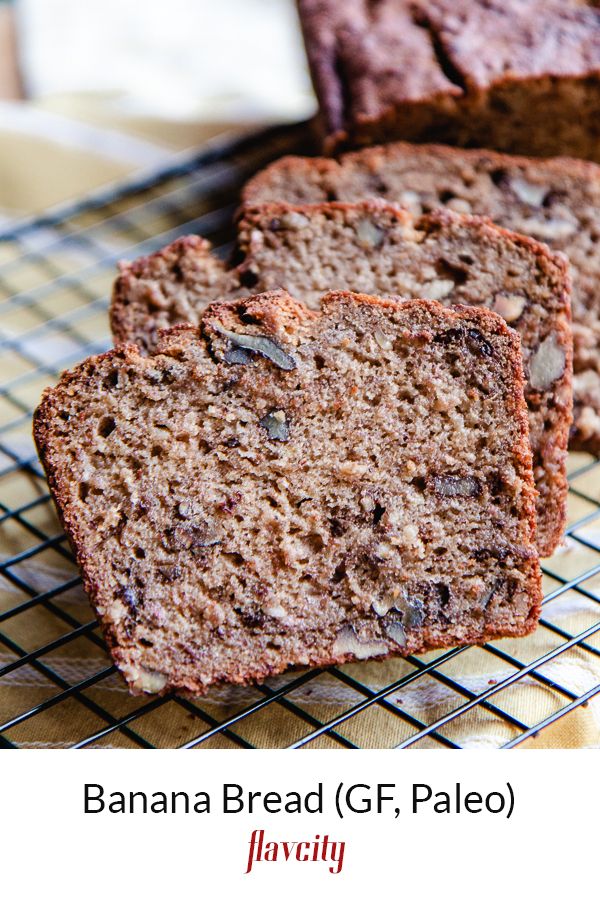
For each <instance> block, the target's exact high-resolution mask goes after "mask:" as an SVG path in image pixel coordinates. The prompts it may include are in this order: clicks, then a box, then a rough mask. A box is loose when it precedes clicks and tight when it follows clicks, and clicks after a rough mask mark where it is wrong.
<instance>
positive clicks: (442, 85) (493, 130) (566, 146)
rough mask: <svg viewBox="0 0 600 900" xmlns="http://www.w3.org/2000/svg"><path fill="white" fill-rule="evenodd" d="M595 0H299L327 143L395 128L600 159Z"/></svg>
mask: <svg viewBox="0 0 600 900" xmlns="http://www.w3.org/2000/svg"><path fill="white" fill-rule="evenodd" d="M596 5H597V4H596V3H595V2H593V0H592V2H587V0H374V2H373V0H344V2H343V3H338V2H336V0H298V7H299V11H300V18H301V22H302V26H303V31H304V37H305V44H306V49H307V54H308V60H309V64H310V69H311V72H312V77H313V82H314V86H315V90H316V93H317V96H318V98H319V102H320V108H321V120H322V125H323V131H324V134H325V147H326V150H327V152H331V151H332V150H338V149H341V148H344V147H346V146H356V145H362V144H372V143H379V142H381V141H388V140H393V139H397V138H403V139H405V140H413V141H431V140H436V141H442V142H444V143H449V144H457V145H459V146H467V147H468V146H470V147H483V146H485V147H492V148H494V149H495V150H507V151H510V152H514V153H527V154H532V155H534V156H556V155H559V154H568V155H572V156H580V157H584V158H587V159H595V160H600V142H599V141H598V137H599V136H600V117H599V113H600V10H598V9H597V8H595V7H596Z"/></svg>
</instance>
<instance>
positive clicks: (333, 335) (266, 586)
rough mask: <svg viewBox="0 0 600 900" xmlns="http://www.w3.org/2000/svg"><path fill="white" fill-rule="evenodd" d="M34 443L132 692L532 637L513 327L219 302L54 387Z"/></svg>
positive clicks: (371, 301)
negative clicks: (147, 343) (198, 319)
mask: <svg viewBox="0 0 600 900" xmlns="http://www.w3.org/2000/svg"><path fill="white" fill-rule="evenodd" d="M34 427H35V439H36V442H37V446H38V449H39V453H40V457H41V459H42V461H43V464H44V467H45V469H46V472H47V474H48V479H49V483H50V487H51V490H52V493H53V495H54V498H55V501H56V503H57V506H58V509H59V511H60V514H61V516H62V520H63V522H64V525H65V529H66V531H67V533H68V535H69V537H70V539H71V541H72V544H73V546H74V548H75V551H76V554H77V559H78V562H79V564H80V566H81V568H82V570H83V576H84V581H85V586H86V589H87V591H88V592H89V595H90V598H91V601H92V604H93V606H94V608H95V610H96V613H97V615H98V617H99V619H100V621H101V623H102V626H103V630H104V634H105V637H106V641H107V643H108V646H109V648H110V650H111V653H112V655H113V658H114V661H115V663H116V665H117V666H118V668H119V669H120V670H121V671H122V672H123V674H124V676H125V678H126V679H127V681H128V683H129V685H130V687H131V689H132V690H133V691H134V692H140V691H150V692H161V693H162V692H166V691H168V690H181V691H188V692H192V693H204V692H205V691H206V690H207V689H208V688H209V687H210V685H212V684H217V683H220V682H234V683H247V682H253V681H259V680H261V679H264V678H266V677H267V676H269V675H272V674H275V673H278V672H282V671H284V670H285V669H287V668H288V667H290V666H299V665H300V666H307V665H308V666H323V665H330V664H334V663H343V662H348V661H352V660H356V659H359V660H364V659H367V658H370V657H377V658H384V657H386V656H390V655H407V654H409V653H414V652H420V651H422V650H425V649H428V648H434V647H448V646H452V645H454V644H469V643H478V642H482V641H484V640H486V639H488V638H493V637H498V636H502V635H513V636H514V635H522V634H527V633H528V632H530V631H531V630H532V629H533V628H534V626H535V624H536V621H537V618H538V615H539V610H540V601H541V586H540V568H539V561H538V557H537V552H536V550H535V546H534V520H535V517H534V509H535V488H534V484H533V476H532V463H531V452H530V448H529V442H528V433H527V431H528V422H527V410H526V406H525V402H524V397H523V373H522V362H521V355H520V349H519V338H518V336H517V335H516V333H515V332H514V331H512V329H510V328H508V327H507V326H506V325H505V323H504V321H503V319H502V318H501V317H500V316H498V315H496V314H495V313H493V312H490V311H488V310H479V309H472V308H466V307H462V308H455V309H447V308H445V307H443V306H442V305H441V304H439V303H435V302H432V301H407V302H406V303H401V302H398V301H393V300H380V299H376V298H373V297H367V296H363V295H356V294H347V293H332V294H330V295H329V296H327V297H326V298H324V300H323V312H322V313H321V314H318V313H311V312H310V311H308V310H307V309H306V308H305V307H304V306H302V305H301V304H299V303H297V302H295V301H294V300H292V299H291V298H290V297H288V296H287V295H282V294H277V293H272V294H264V295H261V296H257V297H252V298H249V299H243V300H238V301H232V302H230V303H228V304H222V305H215V306H213V307H211V308H210V309H209V310H208V311H207V314H206V316H205V318H204V320H203V322H202V324H201V325H200V327H198V328H197V327H193V326H180V327H178V328H174V329H173V330H171V331H168V332H166V333H165V334H164V335H163V337H162V341H161V344H160V345H159V346H158V348H157V349H156V350H155V351H154V352H153V353H152V355H150V356H142V355H141V354H140V352H139V349H138V348H137V347H135V346H131V345H130V346H123V347H120V348H117V349H115V350H112V351H110V352H108V353H105V354H103V355H102V356H98V357H94V358H92V359H89V360H87V361H86V362H84V363H82V364H81V365H80V366H79V367H78V368H76V369H75V370H73V371H72V372H68V373H66V374H65V375H63V377H62V379H61V381H60V382H59V384H58V386H57V387H56V388H53V389H49V390H48V391H47V392H46V394H45V396H44V398H43V401H42V403H41V405H40V407H39V408H38V410H37V412H36V415H35V426H34Z"/></svg>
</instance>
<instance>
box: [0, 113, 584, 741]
mask: <svg viewBox="0 0 600 900" xmlns="http://www.w3.org/2000/svg"><path fill="white" fill-rule="evenodd" d="M306 131H307V129H306V128H305V127H303V126H294V127H286V128H278V129H271V130H270V131H268V132H263V133H261V134H254V135H249V136H248V135H246V136H245V137H243V138H241V139H238V140H237V141H235V142H227V143H222V144H217V145H212V146H211V148H210V149H208V150H205V151H204V152H202V153H201V154H199V155H196V156H194V157H189V158H186V159H184V160H183V161H179V162H177V163H176V164H174V165H173V166H172V167H171V168H169V169H165V170H162V171H160V172H158V173H154V174H153V175H151V176H149V177H144V178H140V179H138V180H137V181H135V182H130V183H128V184H126V185H121V186H119V187H116V188H112V189H110V190H106V191H103V192H100V193H97V194H96V195H94V196H92V197H90V198H87V199H86V200H84V201H83V202H79V203H77V204H72V205H70V206H66V207H62V208H61V209H59V210H57V211H54V212H51V213H49V214H47V215H44V216H42V217H39V218H36V219H32V220H28V221H25V222H22V223H20V224H18V225H16V226H13V227H12V228H10V229H9V230H6V231H4V232H3V233H0V747H2V748H6V749H8V748H13V747H131V748H135V747H142V748H151V747H184V748H192V747H195V748H196V747H197V748H251V747H282V746H291V747H308V748H317V747H319V748H336V747H348V748H355V747H378V748H383V747H390V748H391V747H401V748H404V747H406V748H408V747H416V748H425V747H438V748H460V747H472V746H488V747H506V748H509V747H515V746H518V745H522V744H523V743H524V742H525V743H526V744H532V743H533V745H534V746H565V745H569V743H572V744H577V745H585V746H593V745H596V746H598V745H600V711H599V710H598V704H599V703H600V696H597V695H600V477H599V476H600V463H599V462H597V461H596V460H594V459H592V458H591V457H586V456H583V455H581V454H571V457H570V459H569V469H570V492H569V526H568V530H567V536H566V543H565V546H564V547H563V548H562V549H561V551H560V552H559V553H558V554H556V555H555V556H554V557H553V558H552V559H550V560H547V561H545V565H544V581H545V601H544V610H543V616H542V622H541V625H540V628H539V629H538V631H537V632H536V634H535V635H534V636H532V637H531V638H528V639H521V640H504V641H499V642H493V643H490V644H486V645H485V646H484V647H472V648H466V649H465V648H462V649H453V650H449V651H446V652H437V653H430V654H427V655H425V656H422V657H411V658H409V659H407V660H392V661H386V662H379V663H370V664H363V663H361V664H353V665H348V666H344V667H339V668H333V669H327V670H317V671H309V672H300V673H298V672H294V673H289V674H287V675H286V676H282V677H280V678H277V679H273V680H271V681H270V682H269V683H267V684H265V685H262V686H258V687H248V688H238V687H236V688H233V687H231V688H227V687H224V688H220V689H217V690H214V691H212V692H211V694H210V695H209V696H208V697H204V698H200V699H196V700H192V699H187V698H184V697H158V698H157V697H154V698H151V697H147V696H144V697H136V698H134V697H130V696H129V694H128V693H127V691H126V689H125V686H124V683H123V682H122V680H121V678H120V676H119V674H118V673H117V672H116V670H115V667H114V666H113V665H112V664H111V662H110V659H109V657H108V656H107V654H106V651H105V649H104V644H103V641H102V638H101V635H100V633H99V629H98V626H97V623H96V621H95V619H93V616H92V613H91V610H90V607H89V605H88V603H87V600H86V598H85V596H84V594H83V591H82V587H81V581H80V578H79V574H78V571H77V569H76V567H75V564H74V561H73V557H72V554H71V551H70V549H69V546H68V543H67V541H66V539H65V536H64V535H63V533H62V531H61V529H60V525H59V523H58V520H57V518H56V514H55V512H54V508H53V505H52V503H51V501H50V497H49V495H48V492H47V487H46V482H45V479H44V476H43V472H42V470H41V467H40V464H39V462H38V460H37V457H36V454H35V450H34V448H33V443H32V440H31V413H32V410H33V408H34V407H35V406H36V405H37V403H38V401H39V398H40V395H41V393H42V390H43V388H44V387H46V386H47V385H48V384H51V383H53V382H55V381H56V380H57V378H58V377H59V374H60V372H61V371H62V370H63V369H65V368H68V367H69V366H71V365H73V364H74V363H76V362H78V361H79V360H81V359H82V358H84V357H85V356H88V355H91V354H93V353H97V352H101V351H103V350H105V349H106V348H107V347H108V346H109V345H110V336H109V330H108V321H107V302H108V301H107V295H108V293H109V291H110V285H111V281H112V279H113V277H114V271H115V263H116V261H117V260H118V259H120V258H132V257H134V256H137V255H140V254H142V253H148V252H152V251H153V250H155V249H157V248H158V247H159V246H161V245H163V244H165V243H167V242H168V241H170V240H173V239H174V238H175V237H177V236H179V235H180V234H183V233H189V232H196V233H199V234H202V235H204V236H206V237H208V238H209V239H210V240H211V241H213V243H214V244H215V246H216V247H217V248H219V250H220V251H222V252H223V253H226V252H227V251H228V249H229V248H230V243H229V242H230V240H231V237H232V214H233V212H234V210H235V207H236V203H237V198H238V195H239V188H240V186H241V184H242V183H243V182H244V180H245V179H246V178H247V177H248V176H249V175H250V174H252V173H253V172H254V171H256V170H257V169H258V168H259V167H260V166H262V165H264V164H266V163H267V162H269V161H270V160H271V159H274V158H276V157H277V156H280V155H281V154H282V153H286V152H302V151H303V150H306V148H307V146H308V145H307V137H306ZM594 698H595V699H594ZM536 736H537V743H536V742H534V741H533V738H535V737H536Z"/></svg>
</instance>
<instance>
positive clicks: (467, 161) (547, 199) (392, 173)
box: [243, 143, 600, 454]
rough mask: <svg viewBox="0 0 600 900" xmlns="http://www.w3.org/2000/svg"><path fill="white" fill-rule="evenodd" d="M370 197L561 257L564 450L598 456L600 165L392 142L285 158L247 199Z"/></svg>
mask: <svg viewBox="0 0 600 900" xmlns="http://www.w3.org/2000/svg"><path fill="white" fill-rule="evenodd" d="M368 198H384V199H385V200H387V201H388V202H389V203H393V202H395V203H399V204H401V205H402V206H405V207H406V208H407V209H409V210H410V211H411V212H412V213H413V214H414V215H420V214H421V213H422V212H427V211H430V210H432V209H439V208H443V207H446V208H448V209H453V210H456V211H458V212H463V213H465V212H466V213H475V214H476V215H482V216H489V217H490V218H491V219H493V220H494V222H497V223H498V224H499V225H502V226H504V227H505V228H510V229H512V230H513V231H518V232H521V233H522V234H527V235H529V236H530V237H533V238H536V239H538V240H542V241H545V242H546V243H547V244H549V245H550V247H552V249H554V250H561V251H562V252H564V253H566V254H567V256H568V258H569V262H570V264H571V275H572V280H573V292H572V304H573V341H574V351H573V368H574V373H575V374H574V377H573V388H574V395H575V408H574V423H573V430H572V433H571V440H570V446H571V447H572V448H573V449H574V450H585V451H588V452H589V453H594V454H600V251H599V250H598V249H597V248H598V242H599V241H600V166H597V165H596V164H595V163H590V162H583V161H582V160H577V159H566V158H558V159H548V160H542V159H531V158H527V157H521V156H507V155H506V154H500V153H493V152H491V151H488V150H456V149H453V148H451V147H445V146H440V145H435V144H430V145H415V144H406V143H396V144H388V145H387V146H382V147H370V148H366V149H364V150H361V151H358V152H356V153H347V154H346V155H344V156H342V157H341V158H340V160H339V161H335V160H333V159H326V158H321V159H309V158H307V157H285V158H283V159H281V160H279V161H278V162H276V163H273V165H271V166H269V167H268V168H266V169H265V170H264V171H263V172H260V173H259V174H258V175H257V176H256V177H255V178H253V179H252V180H251V181H250V182H249V183H248V184H247V186H246V188H245V191H244V196H243V199H244V201H245V202H246V203H250V204H253V205H254V204H256V203H265V202H273V201H286V202H288V203H320V202H322V201H324V200H332V199H335V200H342V201H346V202H353V201H356V200H364V199H368Z"/></svg>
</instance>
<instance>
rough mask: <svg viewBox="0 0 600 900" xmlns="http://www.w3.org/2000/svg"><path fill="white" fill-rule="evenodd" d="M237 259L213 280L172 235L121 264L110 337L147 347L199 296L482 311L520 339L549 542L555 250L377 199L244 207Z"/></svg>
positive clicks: (558, 316) (197, 304) (559, 387)
mask: <svg viewBox="0 0 600 900" xmlns="http://www.w3.org/2000/svg"><path fill="white" fill-rule="evenodd" d="M238 256H239V257H241V258H242V262H241V263H240V264H239V265H238V266H237V267H235V268H233V269H227V268H226V267H225V266H222V269H221V279H220V280H219V278H218V277H216V276H215V275H214V272H215V267H216V265H217V263H216V261H215V259H214V257H212V256H211V254H210V248H209V245H208V244H207V243H206V242H205V241H203V240H202V239H201V238H194V237H188V238H183V239H180V240H179V241H177V242H176V243H175V244H172V245H171V246H170V247H168V248H166V250H164V251H160V252H159V253H157V254H154V255H153V256H150V257H148V258H145V259H140V260H136V261H135V262H134V263H131V264H126V265H125V266H124V267H123V269H122V273H121V276H120V278H119V279H118V281H117V283H116V285H115V291H114V297H113V307H112V324H113V330H114V333H115V337H116V339H117V340H118V341H125V342H127V341H133V342H135V343H139V344H140V345H142V346H144V345H145V346H146V348H151V347H153V346H154V345H155V342H156V334H157V332H158V330H159V329H160V328H165V327H169V326H171V325H174V324H177V323H179V322H192V323H193V324H197V323H198V321H199V320H200V317H201V315H202V313H203V311H204V308H205V306H206V304H207V303H208V302H209V301H211V300H214V299H219V298H222V297H224V296H235V295H239V294H244V295H247V294H250V293H252V292H254V291H264V290H274V289H276V288H279V287H281V288H285V289H286V290H288V291H289V292H290V293H291V294H292V295H293V296H296V297H298V298H299V299H300V300H302V301H303V302H305V303H308V305H309V306H317V305H318V302H319V298H320V296H321V294H322V293H323V292H324V291H326V290H328V289H329V288H330V287H333V288H335V289H340V290H346V289H348V290H359V291H364V292H366V293H372V294H378V295H385V296H390V295H392V296H393V295H399V296H404V297H425V298H430V299H433V300H441V301H442V302H443V303H444V305H447V304H448V305H449V304H451V303H467V304H471V305H476V306H489V307H493V308H494V309H495V310H496V311H499V312H500V313H502V314H503V315H504V316H505V318H506V319H507V320H508V321H509V322H510V324H511V325H513V326H514V327H515V328H516V329H517V330H518V331H519V333H520V335H521V341H522V349H523V355H524V360H525V371H526V374H527V375H528V385H527V392H526V397H527V402H528V405H529V415H530V435H531V443H532V448H533V454H534V473H535V478H536V484H537V487H538V491H539V493H540V498H539V502H538V547H539V549H540V553H541V554H542V555H544V556H547V555H549V554H550V553H551V552H552V551H553V550H554V548H555V547H556V545H557V544H558V542H559V541H560V539H561V536H562V533H563V529H564V522H565V515H566V496H567V480H566V474H565V465H566V453H567V450H566V448H567V440H568V434H569V428H570V424H571V409H572V397H571V367H572V336H571V330H570V318H569V296H568V291H569V282H568V274H567V268H566V263H565V261H564V259H563V258H562V257H558V256H556V255H553V254H551V253H550V252H549V251H548V249H547V248H545V247H544V246H543V245H541V244H538V243H537V242H536V241H533V240H530V239H528V238H525V237H521V236H519V235H515V234H511V233H509V232H507V231H504V230H503V229H501V228H498V227H497V226H495V225H492V224H491V223H490V222H488V221H486V220H483V219H477V218H474V217H471V216H462V215H459V214H456V213H450V212H446V211H442V212H434V213H432V214H430V215H426V216H423V217H421V218H417V219H415V218H413V217H412V216H411V215H410V214H409V213H408V212H406V211H404V210H400V209H397V208H394V207H392V206H386V205H385V204H381V203H361V204H353V205H348V204H339V203H337V204H336V203H333V204H321V205H319V206H297V207H293V206H289V205H286V204H267V205H264V206H258V207H256V208H251V209H250V208H249V209H246V210H245V212H244V215H243V218H242V219H241V221H240V223H239V241H238ZM209 268H210V272H211V279H212V283H211V287H210V289H207V287H206V282H207V277H206V272H207V269H209Z"/></svg>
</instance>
